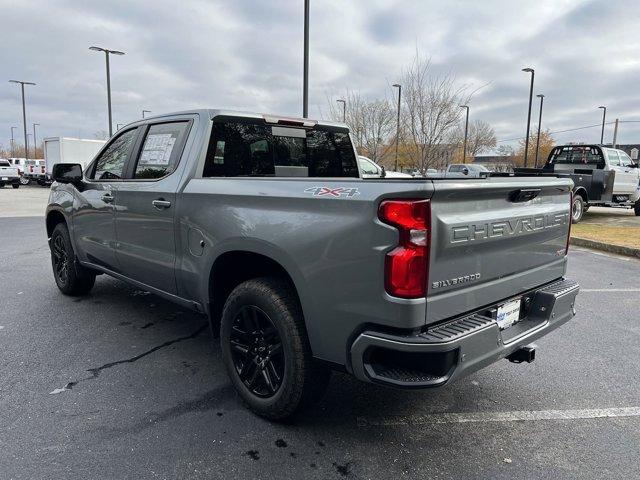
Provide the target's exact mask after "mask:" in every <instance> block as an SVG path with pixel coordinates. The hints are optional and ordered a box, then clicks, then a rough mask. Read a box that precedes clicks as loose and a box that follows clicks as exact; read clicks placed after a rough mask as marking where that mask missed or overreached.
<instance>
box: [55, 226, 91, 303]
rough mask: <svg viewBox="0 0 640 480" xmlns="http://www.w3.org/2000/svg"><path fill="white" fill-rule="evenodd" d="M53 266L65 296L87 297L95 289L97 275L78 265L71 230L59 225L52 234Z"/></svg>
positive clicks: (57, 281)
mask: <svg viewBox="0 0 640 480" xmlns="http://www.w3.org/2000/svg"><path fill="white" fill-rule="evenodd" d="M50 247H51V265H52V267H53V277H54V278H55V280H56V285H58V288H59V289H60V291H61V292H62V293H64V294H65V295H71V296H77V295H86V294H87V293H89V291H90V290H91V289H92V288H93V285H94V283H95V281H96V275H95V273H93V272H92V271H91V270H89V269H87V268H84V267H83V266H81V265H79V264H78V261H77V259H76V255H75V252H74V251H73V246H72V245H71V237H70V236H69V230H68V229H67V226H66V225H65V224H64V223H58V224H57V225H56V226H55V228H54V229H53V233H52V234H51V245H50Z"/></svg>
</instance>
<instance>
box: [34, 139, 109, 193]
mask: <svg viewBox="0 0 640 480" xmlns="http://www.w3.org/2000/svg"><path fill="white" fill-rule="evenodd" d="M104 144H105V140H89V139H86V138H69V137H49V138H45V139H44V160H45V172H44V174H43V175H41V176H39V177H38V178H37V181H38V185H49V184H51V182H52V179H51V171H52V170H53V166H54V165H55V164H56V163H79V164H80V165H82V168H83V169H84V167H85V166H87V164H88V163H89V162H91V160H93V157H95V156H96V154H97V153H98V152H99V151H100V149H101V148H102V146H103V145H104Z"/></svg>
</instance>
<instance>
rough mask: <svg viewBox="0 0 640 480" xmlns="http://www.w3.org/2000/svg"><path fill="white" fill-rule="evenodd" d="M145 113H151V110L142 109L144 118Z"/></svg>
mask: <svg viewBox="0 0 640 480" xmlns="http://www.w3.org/2000/svg"><path fill="white" fill-rule="evenodd" d="M145 113H151V110H142V118H144V114H145Z"/></svg>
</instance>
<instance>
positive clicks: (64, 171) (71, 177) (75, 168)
mask: <svg viewBox="0 0 640 480" xmlns="http://www.w3.org/2000/svg"><path fill="white" fill-rule="evenodd" d="M51 176H52V177H53V179H54V180H55V181H56V182H58V183H71V184H73V185H78V184H79V183H80V182H82V165H80V164H79V163H56V164H55V165H54V166H53V171H52V172H51Z"/></svg>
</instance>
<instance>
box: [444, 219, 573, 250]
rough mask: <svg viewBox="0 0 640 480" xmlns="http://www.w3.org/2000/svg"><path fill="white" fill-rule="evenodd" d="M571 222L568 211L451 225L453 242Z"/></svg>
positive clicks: (503, 235) (531, 231) (487, 238)
mask: <svg viewBox="0 0 640 480" xmlns="http://www.w3.org/2000/svg"><path fill="white" fill-rule="evenodd" d="M568 223H569V214H568V213H554V214H544V215H534V216H530V217H521V218H514V219H511V220H498V221H496V222H483V223H470V224H467V225H456V226H454V227H451V236H450V241H451V243H462V242H473V241H478V240H490V239H493V238H501V237H507V236H515V235H524V234H528V233H533V232H538V231H541V230H547V229H550V228H557V227H561V226H563V225H567V224H568Z"/></svg>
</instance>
